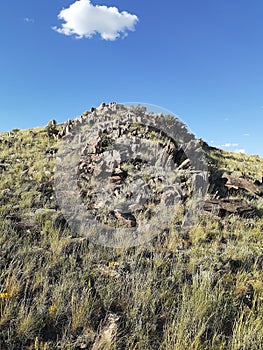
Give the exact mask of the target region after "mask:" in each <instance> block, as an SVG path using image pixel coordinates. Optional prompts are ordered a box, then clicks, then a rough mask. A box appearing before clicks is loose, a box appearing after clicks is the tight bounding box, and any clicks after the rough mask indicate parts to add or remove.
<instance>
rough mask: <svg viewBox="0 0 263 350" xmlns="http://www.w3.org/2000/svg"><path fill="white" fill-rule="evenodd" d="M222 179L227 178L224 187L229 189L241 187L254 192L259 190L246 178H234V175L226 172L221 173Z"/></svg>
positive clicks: (257, 192) (256, 192)
mask: <svg viewBox="0 0 263 350" xmlns="http://www.w3.org/2000/svg"><path fill="white" fill-rule="evenodd" d="M222 179H227V182H226V184H225V187H226V188H227V189H228V190H230V189H235V190H238V189H243V190H246V191H247V192H251V193H254V194H259V192H260V190H259V188H258V187H257V186H256V185H255V184H253V183H251V182H249V181H248V180H246V179H243V178H236V177H233V176H231V175H229V174H227V173H224V174H223V175H222Z"/></svg>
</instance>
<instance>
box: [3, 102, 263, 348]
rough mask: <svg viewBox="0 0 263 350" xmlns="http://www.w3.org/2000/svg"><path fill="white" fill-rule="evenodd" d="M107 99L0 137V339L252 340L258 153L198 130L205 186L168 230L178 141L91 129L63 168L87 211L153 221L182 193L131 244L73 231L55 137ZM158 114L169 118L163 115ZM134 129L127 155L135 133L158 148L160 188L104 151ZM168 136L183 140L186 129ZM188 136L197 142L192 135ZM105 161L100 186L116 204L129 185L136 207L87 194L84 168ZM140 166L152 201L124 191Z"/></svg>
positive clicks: (83, 344) (260, 205) (261, 207)
mask: <svg viewBox="0 0 263 350" xmlns="http://www.w3.org/2000/svg"><path fill="white" fill-rule="evenodd" d="M118 106H119V105H116V104H110V105H105V104H102V105H101V106H100V107H99V108H97V109H95V108H92V109H91V110H90V111H85V112H84V113H83V115H82V116H80V117H79V118H77V119H75V120H68V121H67V122H65V123H63V124H57V123H56V122H55V121H50V123H49V124H48V125H47V126H44V127H41V128H35V129H28V130H18V129H13V130H12V131H10V132H8V133H2V134H0V226H1V235H0V252H1V254H0V271H1V274H0V349H1V350H5V349H8V350H12V349H14V350H16V349H31V350H33V349H34V350H37V349H41V350H42V349H92V350H95V349H105V350H107V349H125V350H126V349H127V350H128V349H129V350H132V349H134V350H135V349H136V350H139V349H140V350H148V349H150V350H151V349H152V350H155V349H156V350H157V349H162V350H185V349H207V350H211V349H218V350H219V349H231V350H247V349H250V350H253V349H261V348H263V315H262V307H263V272H262V271H263V252H262V238H263V237H262V235H263V234H262V232H263V217H262V216H263V184H262V177H263V174H262V169H263V159H261V158H260V157H258V156H248V155H245V154H237V153H231V152H226V151H223V150H220V149H217V148H213V147H210V146H209V145H208V144H207V143H205V142H204V141H202V140H198V147H197V148H194V151H195V152H194V153H192V154H194V155H195V156H196V157H197V155H198V157H199V153H198V152H200V149H199V146H200V147H201V151H202V154H204V155H205V158H206V166H207V171H208V178H207V185H208V189H207V193H205V194H204V198H203V200H204V202H203V207H202V210H201V214H199V215H198V218H195V219H196V221H195V223H194V225H192V226H190V227H188V228H187V229H184V230H180V228H179V224H181V223H182V222H183V219H184V218H185V211H186V209H187V208H188V209H189V208H191V198H192V197H191V196H192V194H193V181H191V179H192V178H191V175H192V174H193V165H192V164H191V160H192V159H189V157H187V152H183V150H182V149H181V148H180V146H178V145H177V144H176V143H173V142H172V140H171V139H170V138H168V137H167V136H166V135H165V134H164V133H161V132H159V131H158V129H157V128H153V127H152V128H151V127H148V128H145V125H143V123H138V122H136V123H133V124H131V125H122V126H121V127H120V129H118V130H117V129H114V128H112V129H111V130H110V131H109V129H107V130H106V129H105V130H106V131H105V130H104V131H103V130H102V132H101V133H100V134H99V138H96V140H94V142H93V144H91V145H89V147H86V148H85V149H83V150H82V153H81V156H80V157H79V159H78V161H77V163H76V164H77V165H78V167H77V170H76V175H75V176H77V178H76V179H77V180H76V181H77V183H78V186H79V196H80V198H81V199H82V202H83V203H84V204H85V207H86V208H88V209H89V211H90V212H91V213H92V214H93V215H94V216H95V217H96V218H97V220H98V222H99V221H100V222H103V223H104V224H107V225H110V226H111V227H113V228H114V227H125V228H133V227H136V226H137V225H138V223H140V222H145V220H150V219H152V218H154V216H155V214H156V211H155V208H156V206H157V207H158V205H159V204H162V205H164V206H169V204H170V203H174V201H175V198H178V197H180V198H183V200H182V204H183V205H182V206H178V207H177V208H176V210H175V211H174V212H173V217H172V220H171V221H170V222H167V221H165V220H164V222H163V223H162V226H161V228H162V229H161V230H160V232H159V231H158V232H152V231H149V232H146V233H147V237H149V236H150V239H149V240H147V241H144V243H143V244H142V245H137V246H132V245H131V246H130V247H121V246H119V247H110V246H103V245H101V244H97V243H98V242H96V241H92V237H91V236H89V235H85V234H83V232H82V231H81V230H77V229H76V230H74V229H73V228H72V225H71V224H70V218H71V217H72V215H73V214H72V213H71V212H70V210H71V209H70V208H71V207H72V203H74V202H69V203H68V207H69V214H68V213H67V212H65V210H64V211H63V210H62V208H61V203H62V202H61V201H59V200H58V198H57V194H58V189H59V190H60V189H61V188H63V187H61V186H60V184H63V186H64V185H66V186H68V187H69V190H72V189H73V188H74V187H72V186H73V185H72V184H71V182H70V181H71V177H70V176H68V177H67V176H65V177H60V178H59V179H58V177H56V174H57V173H58V172H57V170H56V171H55V169H58V168H56V167H57V157H58V156H61V155H63V152H62V153H61V145H65V144H67V143H70V142H72V140H74V139H75V138H76V135H78V133H77V132H76V130H80V129H81V128H82V127H83V125H85V123H86V122H87V121H89V120H93V119H94V120H95V119H96V117H98V116H100V115H102V114H103V113H106V112H107V113H109V114H110V116H112V115H114V113H116V110H120V111H121V110H122V107H121V106H120V107H118ZM118 108H119V109H118ZM141 111H142V109H141V107H137V109H136V108H134V109H133V110H131V111H128V112H129V113H131V114H132V113H134V114H135V115H137V114H138V113H139V112H141ZM92 118H93V119H92ZM165 118H166V119H165V120H166V122H167V125H170V124H169V123H170V121H171V120H170V119H169V118H170V116H166V117H165ZM166 122H165V123H166ZM178 125H179V124H178ZM179 126H180V125H179ZM78 128H80V129H78ZM74 130H75V131H74ZM86 132H88V129H87V130H86ZM134 137H135V138H136V139H138V138H141V139H143V140H144V143H141V144H139V146H138V143H137V141H132V142H131V141H129V144H131V145H132V146H133V148H132V149H133V150H134V152H135V153H136V152H137V151H138V147H140V149H141V148H143V145H144V144H147V145H148V148H147V152H148V149H149V147H150V148H151V149H153V148H152V147H153V145H157V146H158V147H159V146H160V147H159V148H160V150H161V153H160V154H159V153H158V155H157V158H156V159H157V162H158V161H160V165H161V166H163V164H165V167H167V169H168V165H167V164H168V161H169V160H171V159H172V160H173V163H172V165H173V166H174V164H176V171H177V174H179V178H180V185H181V187H180V189H177V190H176V191H175V190H174V189H171V187H169V188H168V186H164V184H163V183H162V175H160V174H153V173H151V172H149V169H150V170H151V169H152V168H150V163H149V162H148V163H147V162H143V160H142V159H141V158H140V157H137V158H136V157H133V158H132V159H131V158H129V157H127V158H126V160H125V161H123V160H120V158H118V157H119V155H118V152H117V153H116V152H115V155H114V157H113V158H108V161H105V162H106V163H105V162H104V163H103V162H102V158H101V157H102V155H103V154H104V155H105V154H106V153H107V150H108V149H109V148H110V147H111V145H112V144H113V143H114V142H115V143H116V142H117V141H118V140H122V141H123V140H135V139H134ZM179 137H182V138H185V137H187V140H188V134H187V133H186V134H182V135H179ZM188 141H189V143H191V144H192V145H194V147H196V146H195V145H196V144H197V143H196V142H195V141H196V140H194V142H193V140H192V139H191V135H189V140H188ZM79 142H80V144H81V142H82V141H81V138H80V141H79ZM84 143H85V140H84ZM149 145H150V146H149ZM90 147H91V149H90ZM136 147H137V148H136ZM159 148H158V149H159ZM62 149H63V148H62ZM163 150H165V152H164V151H163ZM130 152H133V151H130ZM147 152H146V154H148V153H147ZM135 153H134V154H135ZM137 153H138V152H137ZM166 153H167V154H168V155H170V156H171V157H170V158H169V157H167V158H165V157H164V155H165V154H166ZM91 154H92V157H91V156H90V155H91ZM131 154H133V153H131ZM189 154H191V152H189ZM200 154H201V153H200ZM149 157H150V156H149ZM198 157H197V158H198ZM164 158H165V161H164V160H163V159H164ZM113 161H114V164H115V162H116V164H117V165H116V164H115V165H116V166H115V165H114V172H113V173H112V174H111V175H110V176H111V181H110V185H109V188H106V187H105V191H106V190H107V191H113V192H114V191H115V192H114V193H115V196H116V197H117V198H118V199H119V201H120V202H121V203H122V204H125V203H126V202H125V198H126V200H128V199H129V198H130V197H131V196H132V195H133V196H135V194H136V196H137V197H136V198H137V200H136V201H137V204H139V205H137V206H136V207H131V206H130V207H129V215H127V212H124V211H123V212H122V211H121V209H116V208H113V207H111V204H109V205H108V204H107V201H106V199H107V198H101V197H99V196H97V197H96V193H97V192H95V190H94V186H93V187H92V186H91V183H92V181H91V178H92V176H93V177H95V178H96V177H98V176H99V175H100V174H103V172H107V166H108V164H110V163H111V162H113ZM162 162H164V163H162ZM105 164H106V165H105ZM169 164H170V163H169ZM105 169H106V170H105ZM165 169H166V168H165ZM171 169H174V168H171ZM171 173H173V171H171ZM66 175H68V174H66ZM139 175H140V176H141V177H143V179H144V181H145V183H146V184H147V186H148V187H147V189H148V192H147V191H146V192H145V193H146V194H147V195H149V196H150V200H146V199H145V198H144V197H143V195H142V193H143V191H142V188H143V187H142V185H141V183H139V185H138V186H137V187H136V188H135V190H134V191H130V192H129V191H128V190H127V191H125V192H123V191H122V189H123V185H124V183H125V184H126V185H127V187H131V186H132V185H133V184H134V183H135V179H137V178H138V176H139ZM157 175H158V176H157ZM56 181H57V182H56ZM59 182H60V183H59ZM99 184H100V183H99ZM138 189H139V190H138ZM107 191H106V192H107ZM136 191H137V192H136ZM106 192H103V193H106ZM138 196H139V197H138ZM66 198H67V199H68V198H69V197H66ZM94 198H95V199H94ZM138 198H139V199H138ZM105 203H106V204H105ZM184 206H186V209H185V207H184ZM126 209H127V208H126ZM187 218H188V216H187ZM155 224H156V223H155ZM159 224H160V223H159ZM156 225H158V223H157V224H156ZM165 225H166V226H165Z"/></svg>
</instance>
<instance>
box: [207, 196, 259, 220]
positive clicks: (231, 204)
mask: <svg viewBox="0 0 263 350" xmlns="http://www.w3.org/2000/svg"><path fill="white" fill-rule="evenodd" d="M204 210H206V211H210V212H214V213H215V214H217V215H219V216H221V217H223V216H225V215H227V214H240V215H242V214H249V213H252V212H253V208H252V207H251V206H250V205H249V204H248V203H247V201H245V200H244V199H213V200H206V201H205V202H204Z"/></svg>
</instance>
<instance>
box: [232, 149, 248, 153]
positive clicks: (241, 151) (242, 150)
mask: <svg viewBox="0 0 263 350" xmlns="http://www.w3.org/2000/svg"><path fill="white" fill-rule="evenodd" d="M234 152H235V153H246V151H245V150H244V148H240V149H235V150H234Z"/></svg>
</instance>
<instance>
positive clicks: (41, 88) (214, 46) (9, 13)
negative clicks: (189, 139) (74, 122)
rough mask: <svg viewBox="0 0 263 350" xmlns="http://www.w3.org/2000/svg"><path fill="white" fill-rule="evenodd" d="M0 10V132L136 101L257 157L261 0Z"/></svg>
mask: <svg viewBox="0 0 263 350" xmlns="http://www.w3.org/2000/svg"><path fill="white" fill-rule="evenodd" d="M73 4H75V7H74V6H73V7H72V6H71V7H70V5H73ZM96 5H98V6H99V7H98V6H97V7H95V6H96ZM102 5H104V7H101V6H102ZM81 6H83V10H81ZM110 7H116V9H115V10H112V9H109V8H110ZM63 8H64V10H67V9H68V11H64V12H61V11H62V9H63ZM84 10H85V11H86V12H85V11H84ZM123 11H126V12H125V13H123ZM59 14H60V15H61V16H60V17H61V18H60V19H59V18H58V15H59ZM1 15H2V16H1V17H2V18H1V22H0V26H1V30H0V36H1V38H0V44H1V50H0V77H1V78H0V121H1V124H0V131H7V130H10V129H12V128H15V127H18V128H29V127H34V126H40V125H46V124H47V122H48V121H49V120H50V119H56V120H57V121H59V122H61V121H64V120H66V119H68V118H74V117H77V116H79V115H80V114H81V113H82V112H83V111H84V110H86V109H89V108H90V107H92V106H97V105H99V104H100V103H101V102H111V101H116V102H125V101H140V102H145V103H152V104H155V105H159V106H162V107H164V108H166V109H168V110H171V111H172V112H173V113H175V114H177V115H178V116H179V117H180V118H181V119H182V120H183V121H184V122H185V123H186V124H187V125H188V127H189V128H190V130H191V131H193V132H194V133H195V134H196V136H197V137H201V138H203V139H204V140H205V141H207V142H208V143H209V144H211V145H215V146H222V148H225V149H228V150H245V152H246V153H249V154H259V155H261V156H263V147H262V146H263V141H262V130H263V23H262V18H263V2H262V0H253V1H252V2H251V1H248V0H247V1H245V0H238V1H237V0H220V1H219V0H217V1H216V0H200V1H197V0H184V1H182V0H180V1H179V0H169V1H168V0H163V1H162V2H157V1H139V0H126V1H118V0H111V1H110V0H101V1H95V0H94V1H91V2H89V1H88V0H81V1H79V2H78V3H76V2H75V1H74V0H71V1H68V0H58V1H39V0H24V1H21V0H19V1H18V0H13V1H12V2H9V3H8V2H6V1H5V2H3V3H2V4H1ZM63 24H64V27H63ZM94 30H95V32H96V31H97V34H94ZM83 33H84V34H83ZM70 34H72V35H70ZM76 36H78V37H80V36H82V38H76ZM85 36H86V37H85ZM105 39H106V40H105ZM223 145H225V146H223Z"/></svg>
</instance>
